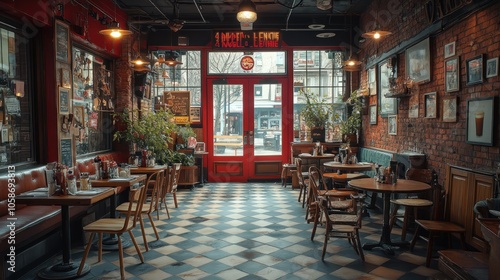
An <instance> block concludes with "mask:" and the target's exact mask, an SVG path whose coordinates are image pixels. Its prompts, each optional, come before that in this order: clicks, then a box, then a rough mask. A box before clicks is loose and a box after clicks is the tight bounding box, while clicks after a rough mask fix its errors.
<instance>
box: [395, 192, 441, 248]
mask: <svg viewBox="0 0 500 280" xmlns="http://www.w3.org/2000/svg"><path fill="white" fill-rule="evenodd" d="M391 203H392V204H394V209H393V210H392V214H391V218H390V221H389V225H390V226H391V231H392V228H393V227H394V223H395V222H396V219H397V217H403V228H402V230H401V240H403V241H404V240H405V239H406V231H407V229H408V224H409V223H410V222H412V221H414V220H415V219H417V218H418V217H417V213H418V208H421V207H430V206H432V204H433V203H432V201H430V200H428V199H421V198H400V199H391ZM400 206H404V207H405V210H404V215H399V214H398V209H399V207H400ZM410 215H413V217H412V218H413V219H410Z"/></svg>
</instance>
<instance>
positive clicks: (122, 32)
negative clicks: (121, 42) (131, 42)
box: [99, 3, 132, 39]
mask: <svg viewBox="0 0 500 280" xmlns="http://www.w3.org/2000/svg"><path fill="white" fill-rule="evenodd" d="M113 5H114V7H115V19H114V20H113V21H111V22H110V23H109V24H108V26H107V28H106V29H103V30H100V31H99V34H101V35H107V36H111V37H112V38H115V39H118V38H120V37H122V36H126V35H132V31H130V30H127V29H121V28H120V24H119V23H118V22H117V21H116V3H113Z"/></svg>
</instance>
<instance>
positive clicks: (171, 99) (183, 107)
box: [163, 91, 191, 124]
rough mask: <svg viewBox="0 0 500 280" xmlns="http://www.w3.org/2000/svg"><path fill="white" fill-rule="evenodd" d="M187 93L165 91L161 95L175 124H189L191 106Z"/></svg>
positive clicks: (188, 93)
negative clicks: (172, 115)
mask: <svg viewBox="0 0 500 280" xmlns="http://www.w3.org/2000/svg"><path fill="white" fill-rule="evenodd" d="M189 96H190V92H189V91H166V92H164V93H163V102H164V103H165V104H167V109H169V110H170V111H171V112H172V114H174V122H175V123H176V124H189V116H190V109H189V106H190V104H191V99H190V97H189Z"/></svg>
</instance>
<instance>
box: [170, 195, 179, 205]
mask: <svg viewBox="0 0 500 280" xmlns="http://www.w3.org/2000/svg"><path fill="white" fill-rule="evenodd" d="M172 196H173V197H174V205H175V208H178V207H179V205H177V194H176V193H175V192H173V193H172Z"/></svg>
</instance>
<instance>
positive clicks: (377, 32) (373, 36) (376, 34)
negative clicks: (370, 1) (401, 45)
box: [361, 0, 392, 40]
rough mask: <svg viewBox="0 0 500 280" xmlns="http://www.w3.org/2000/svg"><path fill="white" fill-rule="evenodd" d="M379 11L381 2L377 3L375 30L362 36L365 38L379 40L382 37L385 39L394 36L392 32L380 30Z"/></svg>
mask: <svg viewBox="0 0 500 280" xmlns="http://www.w3.org/2000/svg"><path fill="white" fill-rule="evenodd" d="M379 9H380V0H379V1H378V2H377V14H376V16H375V28H374V29H373V30H371V31H368V32H365V33H363V34H361V36H362V37H363V38H367V39H375V40H378V39H380V38H382V37H385V36H388V35H391V34H392V32H390V31H386V30H382V29H380V25H379V23H378V10H379Z"/></svg>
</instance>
